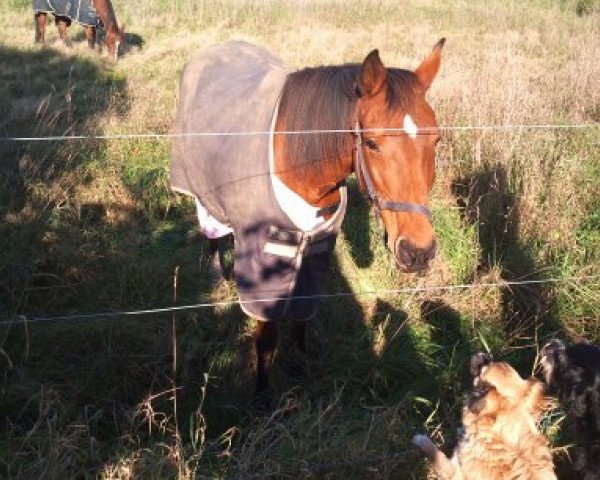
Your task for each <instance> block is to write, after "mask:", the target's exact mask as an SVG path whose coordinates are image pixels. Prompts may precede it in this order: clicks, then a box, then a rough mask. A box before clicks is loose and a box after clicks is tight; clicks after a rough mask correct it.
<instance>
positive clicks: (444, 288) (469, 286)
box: [0, 275, 600, 325]
mask: <svg viewBox="0 0 600 480" xmlns="http://www.w3.org/2000/svg"><path fill="white" fill-rule="evenodd" d="M598 279H600V275H582V276H579V277H556V278H543V279H534V280H506V281H501V282H489V283H463V284H455V285H434V286H429V287H407V288H392V289H381V290H365V291H361V292H336V293H323V294H319V295H296V296H290V297H269V298H259V299H256V300H252V301H249V302H246V303H254V302H256V303H264V302H274V301H278V300H287V299H289V300H308V299H315V300H327V299H334V298H347V297H377V296H389V295H399V294H410V293H412V294H417V293H424V292H430V293H440V292H450V291H454V290H474V289H478V288H510V287H519V286H527V285H541V284H558V283H577V282H584V281H590V280H598ZM240 303H241V300H239V299H237V300H224V301H218V302H203V303H196V304H192V305H175V306H170V307H161V308H151V309H142V310H127V311H113V312H100V313H85V314H72V315H59V316H37V317H32V318H29V317H28V316H27V315H17V316H16V317H14V318H12V319H7V320H3V321H0V325H19V324H30V323H41V322H53V321H74V320H97V319H102V318H118V317H134V316H141V315H157V314H161V313H170V312H182V311H189V310H201V309H206V308H215V307H229V306H233V305H239V304H240Z"/></svg>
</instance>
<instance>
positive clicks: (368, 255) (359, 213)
mask: <svg viewBox="0 0 600 480" xmlns="http://www.w3.org/2000/svg"><path fill="white" fill-rule="evenodd" d="M347 183H348V210H347V212H346V219H345V221H344V223H343V224H342V230H343V232H344V236H345V237H346V240H347V241H348V245H349V247H350V255H352V259H353V260H354V262H355V263H356V265H357V266H358V267H360V268H365V267H368V266H370V265H371V264H372V263H373V259H374V257H373V250H372V249H371V225H370V221H369V212H370V210H371V207H370V205H369V202H368V201H367V199H366V198H365V196H364V195H363V194H362V193H361V192H360V189H359V188H358V184H357V183H356V180H354V179H349V180H348V182H347Z"/></svg>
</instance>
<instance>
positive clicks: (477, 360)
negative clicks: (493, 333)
mask: <svg viewBox="0 0 600 480" xmlns="http://www.w3.org/2000/svg"><path fill="white" fill-rule="evenodd" d="M491 362H492V356H491V355H490V354H489V353H484V352H479V353H476V354H475V355H473V357H472V358H471V369H470V371H471V376H472V377H473V378H476V377H478V376H479V375H481V369H482V368H483V367H485V366H486V365H489V364H490V363H491Z"/></svg>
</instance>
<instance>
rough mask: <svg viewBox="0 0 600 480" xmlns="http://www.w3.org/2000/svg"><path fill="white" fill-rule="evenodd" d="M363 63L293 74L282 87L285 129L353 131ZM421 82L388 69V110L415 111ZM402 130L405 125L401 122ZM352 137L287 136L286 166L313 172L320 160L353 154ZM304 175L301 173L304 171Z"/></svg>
mask: <svg viewBox="0 0 600 480" xmlns="http://www.w3.org/2000/svg"><path fill="white" fill-rule="evenodd" d="M359 72H360V65H354V64H351V65H341V66H334V67H332V66H328V67H317V68H306V69H304V70H300V71H298V72H294V73H291V74H290V75H289V76H288V78H287V80H286V82H285V85H284V87H283V91H282V95H281V101H280V105H279V112H280V113H281V114H282V115H284V116H285V129H286V131H300V130H348V129H352V128H354V121H355V119H354V115H355V109H356V100H357V96H356V84H357V79H358V74H359ZM417 84H418V80H417V78H416V76H415V75H414V73H413V72H411V71H408V70H400V69H392V68H390V69H388V76H387V108H388V109H390V110H392V111H397V110H401V111H410V110H411V107H412V105H413V102H414V90H415V88H416V86H417ZM397 126H398V127H400V126H401V123H400V120H399V121H398V125H397ZM350 138H351V137H350V135H348V133H315V134H310V133H309V134H298V135H295V134H292V135H287V137H286V142H285V144H286V153H285V155H286V166H287V167H290V168H294V167H299V168H300V169H307V168H308V170H309V171H310V170H311V168H310V167H311V166H314V167H316V164H317V163H318V162H320V161H332V162H335V161H337V160H338V159H339V158H341V157H343V156H344V155H348V154H349V146H348V145H349V139H350ZM301 171H302V170H301Z"/></svg>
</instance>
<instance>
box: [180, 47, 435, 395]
mask: <svg viewBox="0 0 600 480" xmlns="http://www.w3.org/2000/svg"><path fill="white" fill-rule="evenodd" d="M443 45H444V39H442V40H440V41H439V42H438V44H437V45H436V46H435V47H434V49H433V51H432V52H431V54H430V55H429V56H428V57H427V58H426V59H425V60H424V61H423V62H422V63H421V65H420V66H419V67H418V68H417V69H416V70H415V71H414V72H412V71H408V70H400V69H396V68H386V67H385V66H384V65H383V63H382V62H381V60H380V58H379V54H378V51H377V50H373V51H372V52H371V53H369V54H368V55H367V57H366V58H365V59H364V61H363V62H362V64H361V65H341V66H329V67H317V68H307V69H304V70H301V71H298V72H294V73H289V72H288V71H287V70H286V69H285V67H284V66H283V64H282V62H281V60H279V59H278V58H277V57H274V56H273V55H271V54H270V53H269V52H267V51H265V50H263V49H261V48H258V47H256V46H253V45H249V44H246V43H244V42H231V43H228V44H225V45H221V46H216V47H212V48H210V49H208V50H207V51H206V52H203V53H202V54H200V55H198V56H196V57H195V58H194V59H192V60H191V61H190V62H189V63H188V65H187V66H186V68H185V70H184V72H183V75H182V80H181V88H180V99H179V108H178V115H177V130H178V132H179V133H181V134H182V135H179V136H178V140H177V141H176V142H175V145H174V150H173V161H172V165H171V184H172V187H173V189H175V190H177V191H180V192H183V193H187V194H190V195H192V196H194V197H195V199H196V203H197V206H198V213H199V219H200V224H201V229H202V230H203V232H204V233H205V234H206V235H207V236H209V238H210V237H213V238H214V237H219V236H222V235H225V234H227V233H228V232H231V231H233V233H234V238H235V242H234V243H235V247H234V276H235V280H236V284H237V288H238V292H239V294H240V299H241V302H240V303H241V306H242V308H243V310H244V311H245V312H246V313H248V314H249V315H250V316H252V317H254V318H256V319H257V320H258V322H257V328H256V335H255V347H256V352H257V383H256V391H257V392H259V393H260V392H263V391H265V390H267V388H268V370H269V367H270V365H271V362H272V358H273V353H274V350H275V347H276V344H277V336H278V335H277V326H276V320H278V319H279V318H282V317H286V318H291V319H293V320H296V321H297V323H296V325H297V327H296V329H295V334H296V335H295V336H296V344H297V347H298V348H299V349H300V350H301V351H305V325H306V322H305V320H308V319H310V318H311V317H312V316H313V314H314V312H315V309H316V302H315V300H314V298H307V297H311V296H312V295H315V294H317V293H319V286H320V285H321V284H322V280H323V276H324V275H326V274H327V273H328V272H327V266H328V263H329V259H330V258H331V255H332V251H333V247H334V245H335V239H336V236H337V233H338V231H339V228H340V225H341V220H342V218H343V216H344V213H345V207H346V187H345V185H344V184H345V179H346V177H348V176H349V175H350V174H351V173H352V172H354V173H355V174H356V175H357V177H358V180H359V184H360V186H361V189H362V190H363V192H365V193H366V194H367V196H368V197H369V199H370V200H371V202H372V204H373V205H374V207H375V208H377V210H378V212H379V213H380V215H381V218H382V220H383V225H384V228H385V232H386V242H387V245H388V247H389V249H390V250H391V251H392V252H393V254H394V257H395V259H396V265H397V267H398V268H399V269H401V270H403V271H419V270H425V269H426V268H427V267H428V264H429V261H430V260H431V259H432V258H433V257H434V256H435V254H436V251H437V240H436V235H435V232H434V229H433V226H432V219H431V212H430V210H429V207H428V195H429V192H430V191H431V188H432V186H433V182H434V178H435V171H434V168H435V147H436V144H437V142H438V140H439V137H440V135H439V131H438V128H437V121H436V118H435V114H434V112H433V110H432V108H431V107H430V105H429V104H428V103H427V100H426V98H425V95H426V92H427V90H428V89H429V86H430V85H431V83H432V81H433V79H434V78H435V76H436V74H437V72H438V69H439V66H440V62H441V51H442V47H443ZM269 129H271V132H272V133H271V136H270V137H269V136H267V135H256V134H252V135H229V136H222V135H214V136H213V135H186V134H189V133H197V132H209V133H210V132H211V131H212V132H215V133H217V132H227V131H231V130H236V131H239V130H242V131H243V132H246V133H247V132H261V131H265V130H269ZM389 129H395V130H394V131H390V130H389ZM306 130H319V131H322V130H334V131H337V132H325V133H323V132H318V133H309V134H302V133H300V134H298V133H294V132H299V131H306ZM273 131H274V133H273ZM278 132H280V133H278ZM298 297H301V298H298Z"/></svg>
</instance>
